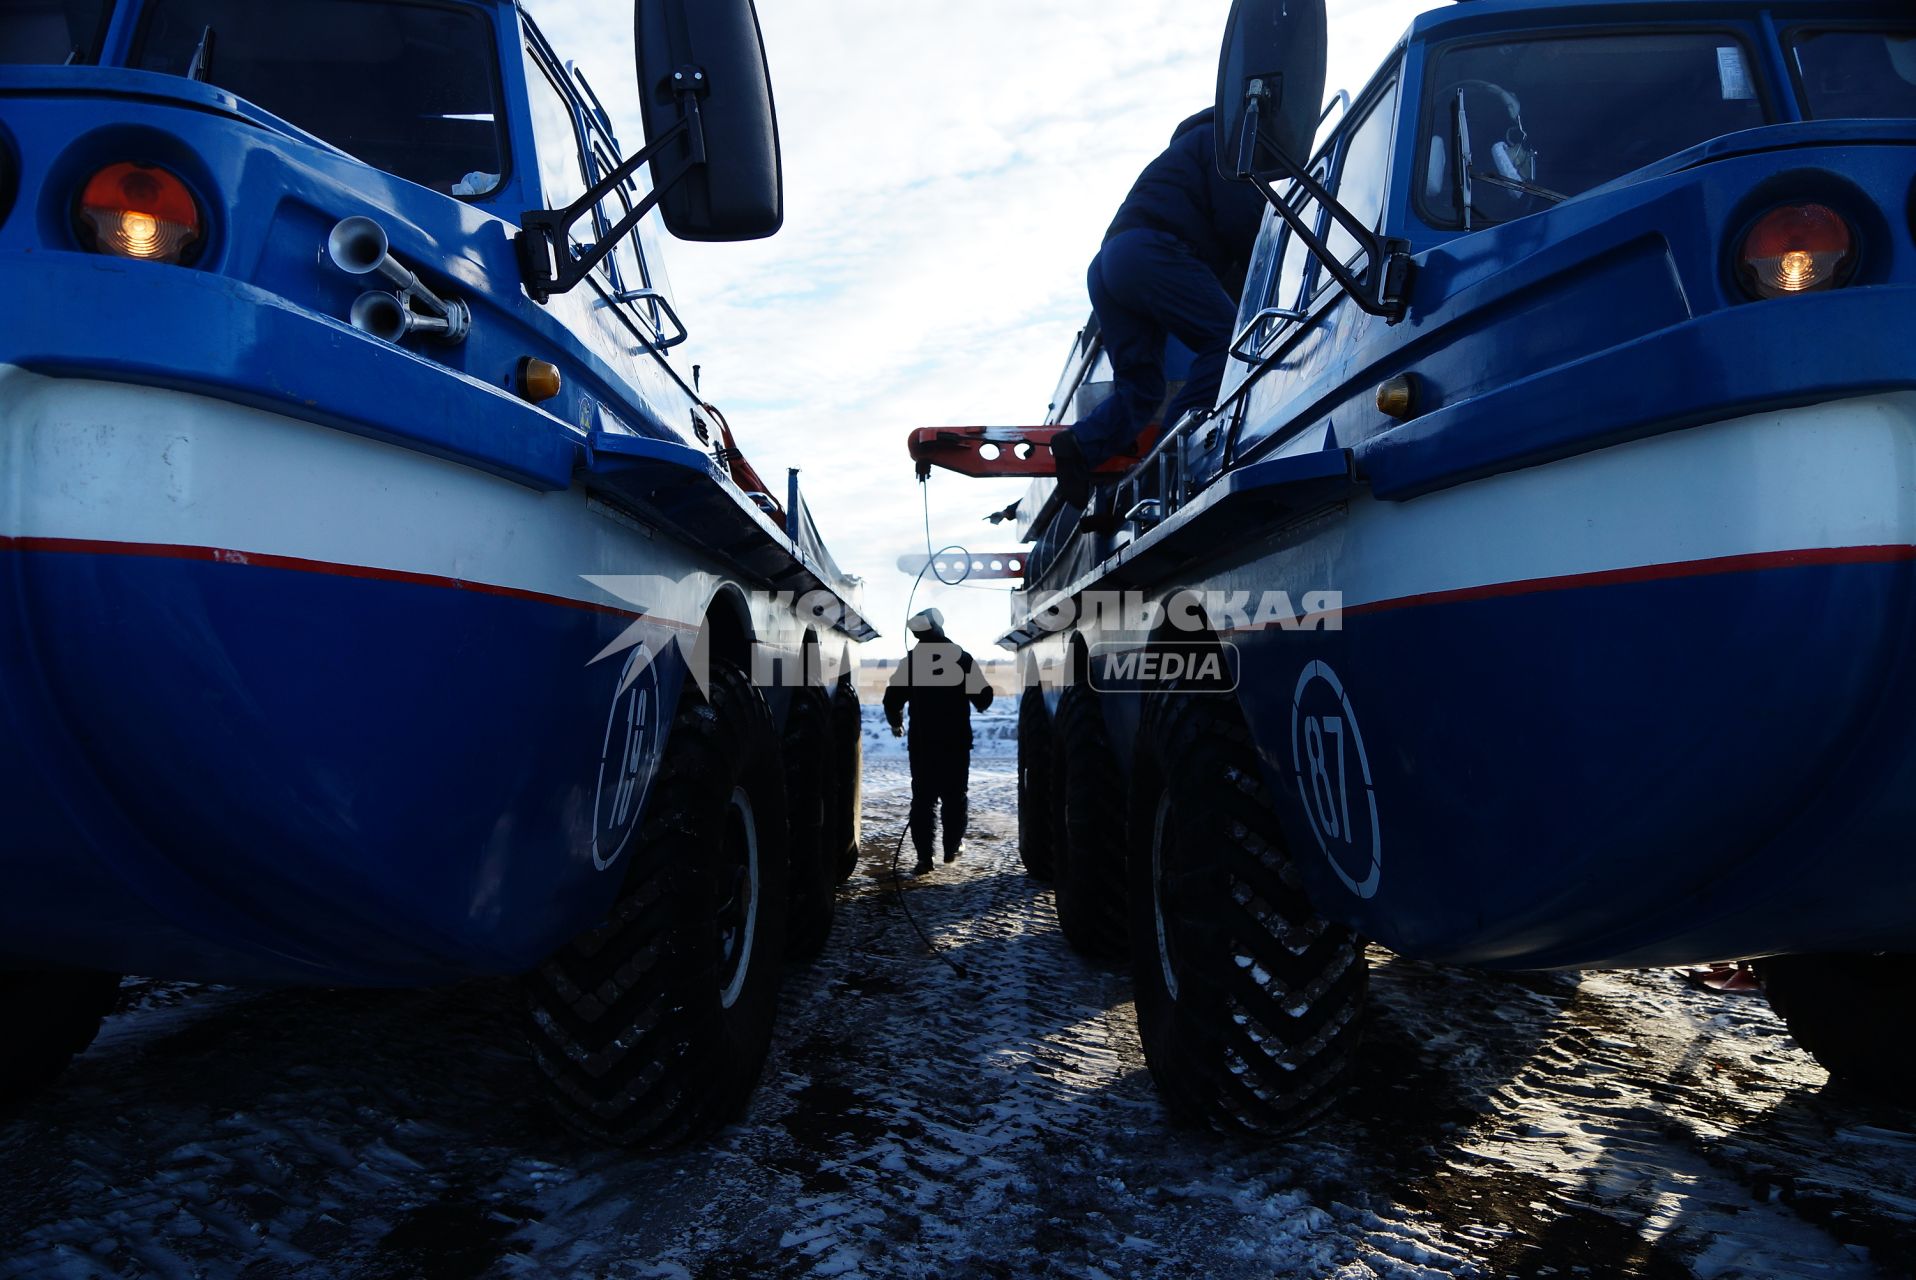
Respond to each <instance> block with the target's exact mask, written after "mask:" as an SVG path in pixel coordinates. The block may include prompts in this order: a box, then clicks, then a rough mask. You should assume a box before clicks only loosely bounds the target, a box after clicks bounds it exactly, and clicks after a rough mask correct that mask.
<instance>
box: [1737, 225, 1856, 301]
mask: <svg viewBox="0 0 1916 1280" xmlns="http://www.w3.org/2000/svg"><path fill="white" fill-rule="evenodd" d="M1855 253H1856V237H1855V236H1854V235H1853V234H1852V233H1851V232H1850V228H1849V223H1847V222H1845V221H1843V215H1842V214H1840V213H1837V212H1836V211H1835V210H1834V209H1831V208H1830V207H1829V206H1827V205H1821V204H1789V205H1784V206H1783V207H1782V208H1780V209H1772V210H1770V212H1768V213H1766V214H1764V215H1763V217H1762V218H1761V219H1759V220H1758V221H1757V224H1756V225H1755V226H1754V227H1751V228H1750V233H1749V234H1748V235H1747V236H1744V237H1743V249H1742V252H1741V253H1740V254H1739V255H1738V257H1739V262H1738V270H1739V271H1740V273H1741V274H1742V277H1743V287H1744V288H1745V289H1746V290H1748V291H1749V293H1750V294H1751V296H1753V297H1757V298H1781V297H1787V296H1788V295H1790V294H1793V293H1809V292H1812V291H1814V290H1817V289H1833V288H1835V287H1836V286H1837V285H1839V284H1841V283H1843V279H1844V276H1845V274H1846V273H1847V272H1848V270H1849V265H1850V262H1851V260H1852V259H1853V258H1854V257H1855Z"/></svg>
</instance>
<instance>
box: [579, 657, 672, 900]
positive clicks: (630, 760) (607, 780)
mask: <svg viewBox="0 0 1916 1280" xmlns="http://www.w3.org/2000/svg"><path fill="white" fill-rule="evenodd" d="M659 730H660V725H659V673H658V669H657V668H656V667H655V666H654V665H653V663H652V650H651V647H650V646H648V645H643V644H642V645H640V646H639V647H638V648H636V649H634V650H633V651H632V653H631V655H630V656H629V657H627V658H626V660H625V668H624V669H623V670H622V671H620V672H619V692H618V693H617V694H616V695H615V696H614V697H613V699H612V710H611V711H610V712H608V713H607V715H606V718H605V741H604V743H603V745H602V746H601V747H600V749H599V784H598V788H597V793H596V794H595V796H594V798H593V802H592V865H593V866H595V867H597V868H598V869H599V870H601V871H604V870H605V869H606V868H607V867H610V866H611V865H612V864H613V863H614V862H617V861H618V860H619V855H620V854H622V853H624V852H625V846H626V845H627V844H629V843H631V840H632V833H633V832H634V831H635V830H637V829H638V825H639V815H640V814H641V813H643V812H644V811H645V797H646V794H647V792H649V791H650V790H651V789H652V774H653V771H654V769H655V767H656V766H657V763H658V754H659Z"/></svg>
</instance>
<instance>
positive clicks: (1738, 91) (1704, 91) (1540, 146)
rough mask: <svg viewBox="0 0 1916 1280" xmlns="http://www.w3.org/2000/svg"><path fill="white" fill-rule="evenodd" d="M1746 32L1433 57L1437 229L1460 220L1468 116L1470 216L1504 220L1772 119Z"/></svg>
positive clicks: (1424, 184)
mask: <svg viewBox="0 0 1916 1280" xmlns="http://www.w3.org/2000/svg"><path fill="white" fill-rule="evenodd" d="M1752 65H1753V60H1752V59H1751V57H1750V54H1749V51H1748V50H1747V49H1746V48H1745V47H1744V46H1743V43H1742V42H1741V40H1739V39H1738V38H1737V37H1736V36H1733V35H1728V34H1717V33H1708V32H1640V33H1632V34H1627V35H1577V36H1555V37H1545V38H1537V39H1523V40H1512V41H1509V42H1507V43H1502V44H1483V45H1472V46H1469V47H1463V48H1458V47H1452V48H1449V49H1446V50H1443V51H1442V52H1441V53H1439V54H1438V56H1437V57H1436V59H1435V62H1434V65H1433V67H1432V69H1431V74H1430V76H1429V78H1428V82H1429V84H1430V85H1431V86H1432V88H1431V90H1430V94H1431V96H1430V97H1429V98H1428V99H1427V100H1426V102H1425V106H1424V117H1423V118H1424V124H1423V135H1422V141H1421V142H1420V143H1419V148H1418V155H1419V164H1420V167H1421V170H1422V177H1421V178H1420V180H1419V184H1418V190H1419V194H1420V201H1421V206H1422V208H1423V211H1424V213H1425V215H1426V216H1427V217H1428V218H1429V219H1430V220H1431V221H1432V222H1433V223H1434V224H1435V225H1437V226H1461V225H1463V224H1464V218H1463V217H1462V211H1461V208H1460V205H1461V201H1460V198H1459V185H1460V184H1459V183H1458V181H1457V166H1456V163H1455V159H1454V154H1453V153H1454V152H1455V151H1456V150H1457V141H1456V139H1455V138H1454V137H1453V133H1454V130H1455V124H1454V121H1455V118H1456V115H1457V108H1458V102H1459V99H1460V98H1461V102H1462V109H1463V115H1464V118H1465V119H1466V121H1467V122H1468V133H1469V137H1468V140H1467V150H1468V156H1469V169H1470V179H1471V181H1470V187H1471V200H1470V203H1471V211H1470V219H1469V222H1470V225H1472V226H1482V225H1484V224H1486V223H1491V222H1506V221H1508V220H1510V219H1511V218H1519V217H1522V216H1524V215H1525V214H1529V213H1535V212H1537V211H1538V210H1540V209H1545V208H1548V207H1549V206H1550V205H1552V204H1555V203H1557V202H1558V201H1560V200H1564V199H1567V198H1569V197H1571V196H1575V195H1580V194H1582V193H1583V192H1585V191H1588V190H1590V189H1591V188H1592V187H1598V186H1602V185H1603V184H1604V183H1606V182H1609V181H1610V180H1612V179H1613V178H1618V177H1621V176H1622V175H1624V174H1626V173H1629V172H1630V171H1631V170H1633V169H1638V168H1641V167H1642V166H1644V165H1646V164H1651V163H1654V162H1655V161H1658V160H1661V159H1663V158H1664V157H1665V156H1669V155H1673V154H1675V153H1676V152H1678V151H1682V150H1683V149H1684V148H1686V147H1691V146H1694V145H1696V144H1697V143H1699V142H1706V141H1708V140H1709V139H1711V138H1715V137H1720V136H1722V135H1723V134H1726V133H1735V132H1736V131H1738V130H1740V129H1753V128H1756V127H1758V126H1759V125H1762V124H1763V123H1765V119H1766V117H1765V112H1764V108H1763V101H1762V98H1761V97H1760V87H1759V84H1758V81H1757V79H1756V76H1755V74H1754V72H1753V70H1752Z"/></svg>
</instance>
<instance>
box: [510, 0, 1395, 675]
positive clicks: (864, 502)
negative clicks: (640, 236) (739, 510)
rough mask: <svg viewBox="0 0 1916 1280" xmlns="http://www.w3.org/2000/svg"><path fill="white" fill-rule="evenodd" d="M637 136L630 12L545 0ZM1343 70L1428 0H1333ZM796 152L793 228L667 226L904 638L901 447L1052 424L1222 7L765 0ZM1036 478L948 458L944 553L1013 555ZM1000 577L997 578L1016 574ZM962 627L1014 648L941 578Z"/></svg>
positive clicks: (1210, 61) (698, 305) (718, 393)
mask: <svg viewBox="0 0 1916 1280" xmlns="http://www.w3.org/2000/svg"><path fill="white" fill-rule="evenodd" d="M527 7H528V8H529V9H530V10H531V12H532V14H533V17H534V19H535V20H536V21H538V23H539V24H540V26H541V27H543V28H544V29H545V31H546V34H547V35H548V36H549V37H551V39H552V41H553V44H554V45H555V46H556V47H557V48H558V50H559V52H560V55H561V56H562V57H565V58H571V59H574V60H576V61H577V62H578V63H579V64H580V66H581V67H582V68H583V69H584V71H585V72H586V74H587V75H588V76H589V77H590V78H591V80H592V82H593V85H594V87H595V88H596V89H597V90H598V92H599V94H600V96H601V97H602V98H603V99H604V100H605V102H606V105H607V108H608V109H609V110H610V111H611V112H612V113H613V115H614V117H615V122H616V124H617V127H618V132H619V137H620V140H621V142H623V143H624V144H625V145H626V147H627V148H628V149H636V148H637V147H638V145H639V142H640V139H641V136H642V130H641V128H640V125H639V119H638V105H637V97H636V93H635V90H634V79H635V77H634V71H633V63H632V27H631V19H630V10H629V8H627V7H626V6H624V5H622V4H621V3H619V0H528V5H527ZM1329 7H1330V26H1331V45H1332V47H1331V55H1330V74H1329V77H1328V80H1329V84H1328V87H1329V88H1331V89H1335V88H1337V87H1340V86H1342V87H1347V88H1349V89H1351V90H1352V91H1353V92H1354V91H1356V90H1357V89H1358V88H1360V87H1361V86H1362V84H1363V82H1364V81H1365V80H1366V79H1368V78H1369V76H1370V73H1371V72H1372V71H1373V70H1374V69H1375V68H1376V65H1377V63H1378V61H1379V60H1380V59H1381V58H1382V56H1383V54H1384V53H1385V52H1387V51H1388V49H1389V48H1390V46H1391V44H1392V43H1393V42H1394V41H1395V40H1396V39H1397V37H1398V36H1399V35H1401V34H1402V33H1403V31H1404V29H1405V27H1406V26H1407V25H1408V24H1409V22H1410V19H1411V17H1412V16H1413V15H1414V14H1416V13H1417V12H1419V11H1421V10H1423V9H1427V8H1430V7H1432V0H1330V6H1329ZM758 8H759V21H760V24H761V26H762V27H763V29H764V34H765V45H766V54H767V59H768V61H769V62H770V64H771V70H772V82H773V92H774V96H775V98H776V101H777V104H778V116H779V127H780V131H781V134H782V139H783V145H784V160H785V227H784V230H782V231H781V232H779V234H778V235H777V236H775V237H773V238H772V239H769V240H764V241H757V242H753V243H747V244H729V245H695V244H683V243H679V242H677V241H671V242H668V246H667V252H668V254H669V255H670V258H669V260H668V262H667V264H666V265H667V269H668V272H669V274H670V276H671V283H672V286H673V290H674V296H675V300H676V302H677V304H678V310H679V312H680V314H681V315H682V316H684V318H685V321H686V324H687V325H688V326H689V327H690V329H691V331H692V339H691V341H690V342H688V343H687V344H686V346H684V347H682V348H680V349H679V350H678V351H676V352H675V353H674V355H673V360H674V362H675V363H683V364H685V365H690V364H691V363H694V362H696V363H698V364H700V365H702V366H703V368H704V383H703V386H704V391H705V393H706V395H707V397H708V398H710V399H711V400H713V401H714V402H715V403H716V404H718V406H719V407H720V408H721V409H723V410H724V411H725V413H726V416H727V417H728V418H729V419H730V420H731V422H732V425H733V428H734V430H735V431H736V432H737V433H738V435H739V442H740V444H741V446H742V447H743V448H744V449H745V451H746V454H747V455H748V456H749V457H750V458H751V460H752V462H753V464H754V465H755V466H756V467H757V468H758V470H759V472H760V473H761V474H762V475H764V476H765V477H766V478H767V479H768V480H772V481H774V482H775V483H776V481H777V478H779V477H782V476H783V475H784V468H785V467H787V466H798V467H801V468H803V475H802V478H801V483H802V485H803V489H804V492H805V494H806V498H807V501H808V502H809V504H810V506H811V509H812V513H813V515H814V516H815V517H816V518H817V520H818V523H819V526H820V528H821V529H822V530H823V531H824V533H825V536H826V538H827V540H828V541H829V543H830V546H831V548H832V552H833V554H834V555H835V556H836V557H837V558H838V561H839V563H840V564H841V565H842V566H844V567H845V569H846V570H847V571H849V572H852V573H856V574H858V575H860V576H861V577H863V578H864V579H865V589H864V607H865V611H866V613H867V614H868V615H869V616H870V617H871V618H872V620H873V622H874V623H875V624H876V625H877V627H878V628H879V630H881V631H883V632H884V633H885V636H884V638H883V639H881V640H879V641H878V642H876V643H875V644H873V645H870V646H868V647H867V648H866V650H865V656H867V657H880V656H886V655H892V654H896V653H898V652H900V651H901V650H902V647H903V633H904V628H903V616H904V608H905V598H906V593H907V592H908V591H909V590H910V588H911V577H910V576H909V575H907V574H903V573H901V572H899V571H898V569H897V568H896V561H897V559H898V557H899V556H900V555H901V554H910V553H913V552H918V553H922V552H923V550H924V547H925V528H924V515H923V508H922V507H921V505H920V503H921V494H920V486H919V485H918V484H917V483H916V481H915V480H914V479H913V476H912V467H911V461H910V459H909V458H908V457H907V456H906V453H905V437H906V434H907V432H908V431H909V430H910V429H911V428H913V427H921V426H936V425H940V424H962V423H996V424H1006V425H1009V424H1018V423H1035V422H1038V421H1041V420H1042V417H1043V414H1044V409H1045V405H1046V404H1047V402H1048V401H1049V400H1050V396H1051V391H1052V388H1053V386H1054V384H1055V383H1056V381H1057V377H1058V373H1059V371H1060V369H1061V368H1062V366H1063V363H1064V359H1065V356H1066V354H1067V352H1068V350H1069V348H1070V345H1071V342H1072V339H1073V337H1074V335H1075V334H1076V333H1077V331H1078V328H1079V327H1080V326H1081V325H1082V324H1083V323H1084V321H1085V319H1086V317H1087V316H1088V315H1089V314H1090V309H1091V305H1090V302H1089V301H1088V300H1087V298H1086V297H1085V287H1084V273H1085V267H1086V265H1087V264H1088V263H1089V262H1090V260H1091V257H1092V255H1093V254H1095V253H1096V252H1097V248H1098V243H1099V241H1100V239H1101V238H1102V237H1103V233H1104V228H1105V226H1106V225H1107V224H1108V223H1109V222H1110V220H1111V217H1112V214H1113V213H1115V212H1116V210H1117V206H1118V202H1119V201H1120V200H1122V199H1123V197H1124V194H1125V192H1126V191H1127V190H1128V189H1129V188H1130V185H1131V182H1132V180H1133V179H1134V178H1136V176H1137V173H1138V170H1139V169H1141V168H1142V167H1143V166H1144V165H1145V163H1147V162H1148V161H1149V160H1150V159H1151V158H1152V157H1153V156H1155V155H1156V154H1157V153H1158V151H1159V150H1161V149H1162V148H1163V146H1164V145H1165V143H1166V142H1167V141H1169V139H1170V134H1171V129H1172V127H1173V126H1174V125H1176V124H1177V122H1178V121H1179V120H1181V119H1183V118H1184V117H1185V116H1187V115H1189V114H1191V113H1192V112H1194V111H1197V110H1200V109H1201V108H1203V107H1204V106H1205V105H1207V104H1208V103H1209V101H1210V99H1211V96H1212V93H1213V90H1214V82H1215V80H1216V74H1217V53H1218V42H1219V40H1220V39H1221V37H1222V34H1223V28H1224V19H1225V16H1226V15H1227V14H1228V12H1229V10H1230V6H1229V4H1228V2H1227V0H1070V2H1069V3H1066V2H1064V0H966V2H964V3H954V2H953V0H759V6H758ZM1023 491H1024V484H1023V482H1017V481H983V480H968V479H965V478H964V477H961V476H956V475H953V474H951V473H949V472H942V471H940V472H934V473H933V475H932V478H931V481H930V484H929V497H930V503H931V533H932V538H933V540H934V542H935V543H937V544H938V545H940V546H942V545H944V544H946V543H960V544H962V545H965V546H968V547H970V548H971V549H973V550H974V551H982V550H1006V551H1009V550H1016V549H1017V546H1016V544H1015V543H1014V542H1013V541H1012V540H1011V532H1010V527H1009V526H1008V525H998V526H993V525H989V524H986V523H984V521H983V519H982V517H983V516H984V515H985V514H986V513H988V512H990V511H993V510H995V509H997V508H1000V507H1003V506H1005V505H1006V504H1007V503H1009V502H1011V501H1012V500H1013V499H1015V498H1017V497H1018V496H1019V495H1020V494H1021V493H1023ZM1003 585H1005V584H1002V583H1000V584H996V586H998V587H1002V586H1003ZM928 604H935V605H937V606H938V607H939V608H940V609H942V610H944V612H945V615H946V618H947V620H948V623H949V625H950V629H951V631H952V634H953V635H954V637H955V638H957V639H958V640H959V641H960V642H961V643H963V644H964V645H966V646H967V647H968V648H970V649H972V650H973V651H974V652H977V653H978V654H979V655H980V656H981V657H985V656H1002V654H1001V651H999V650H998V649H997V648H996V646H995V644H994V641H995V639H996V637H997V636H998V635H999V634H1001V633H1002V632H1003V631H1004V629H1005V623H1006V620H1007V616H1008V615H1007V602H1006V600H1005V598H1004V594H1003V592H1002V590H984V589H979V588H977V587H972V588H947V587H939V586H937V585H936V584H935V583H932V582H931V580H930V579H929V578H928V579H927V580H926V585H924V586H922V587H920V589H919V592H918V599H917V603H916V604H915V605H914V607H915V608H922V607H924V606H925V605H928Z"/></svg>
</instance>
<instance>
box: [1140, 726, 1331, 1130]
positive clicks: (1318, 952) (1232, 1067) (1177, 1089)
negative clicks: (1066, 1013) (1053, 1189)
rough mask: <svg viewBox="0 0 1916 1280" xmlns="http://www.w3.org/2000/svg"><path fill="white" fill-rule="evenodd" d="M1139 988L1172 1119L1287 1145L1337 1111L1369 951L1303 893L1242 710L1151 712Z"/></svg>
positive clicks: (1143, 758) (1145, 732)
mask: <svg viewBox="0 0 1916 1280" xmlns="http://www.w3.org/2000/svg"><path fill="white" fill-rule="evenodd" d="M1129 834H1130V849H1129V857H1128V870H1129V876H1130V883H1131V901H1130V905H1131V912H1130V915H1131V944H1132V974H1133V979H1134V986H1135V989H1136V995H1137V1011H1138V1031H1139V1033H1140V1035H1141V1037H1142V1038H1143V1041H1144V1052H1145V1058H1146V1061H1147V1062H1148V1063H1149V1064H1150V1068H1151V1075H1152V1077H1153V1078H1154V1079H1155V1080H1156V1081H1157V1084H1158V1089H1159V1091H1160V1093H1161V1094H1162V1095H1163V1097H1164V1100H1165V1103H1166V1105H1167V1106H1168V1107H1169V1108H1170V1109H1171V1111H1172V1113H1173V1114H1174V1115H1176V1116H1178V1117H1180V1118H1183V1119H1186V1120H1190V1121H1196V1122H1202V1123H1208V1124H1210V1125H1213V1126H1215V1127H1217V1128H1220V1129H1225V1130H1228V1131H1237V1132H1249V1133H1254V1134H1262V1135H1275V1134H1282V1133H1286V1132H1289V1131H1291V1130H1294V1129H1296V1128H1298V1127H1300V1126H1301V1125H1303V1124H1305V1123H1307V1122H1309V1121H1310V1120H1311V1119H1312V1118H1313V1117H1315V1116H1316V1115H1317V1114H1318V1113H1320V1112H1321V1111H1322V1110H1323V1109H1324V1108H1325V1107H1326V1106H1328V1105H1329V1103H1330V1102H1331V1100H1332V1098H1333V1096H1334V1092H1335V1089H1336V1087H1337V1083H1338V1079H1339V1077H1340V1075H1341V1074H1342V1073H1343V1071H1344V1068H1345V1067H1346V1065H1347V1064H1348V1063H1349V1062H1350V1059H1351V1056H1352V1054H1353V1053H1354V1052H1355V1050H1356V1048H1357V1045H1358V1042H1359V1040H1360V1038H1361V1036H1362V1029H1363V1014H1364V1002H1365V997H1366V994H1367V992H1368V988H1369V971H1368V969H1367V967H1366V963H1365V959H1364V950H1363V943H1362V941H1361V940H1360V939H1359V938H1357V937H1356V936H1355V935H1353V934H1352V933H1351V931H1350V930H1348V929H1346V928H1344V927H1343V926H1341V925H1337V924H1333V923H1332V922H1331V921H1329V920H1327V919H1325V918H1324V917H1323V916H1322V915H1320V914H1319V913H1318V912H1317V911H1316V910H1315V909H1314V908H1313V907H1312V906H1311V903H1310V901H1309V899H1308V898H1307V897H1306V896H1305V894H1304V892H1303V890H1302V888H1301V887H1300V885H1301V881H1300V878H1299V876H1298V873H1297V868H1296V867H1295V866H1294V865H1293V863H1292V860H1291V856H1290V854H1289V852H1288V851H1287V850H1286V848H1285V843H1284V837H1283V835H1282V833H1281V832H1280V831H1279V828H1278V823H1277V814H1276V812H1275V809H1274V807H1273V803H1272V798H1271V795H1270V792H1269V791H1268V790H1267V789H1266V787H1265V785H1264V781H1263V778H1262V776H1261V775H1260V773H1259V771H1258V757H1257V752H1256V750H1255V748H1254V747H1253V746H1252V743H1251V737H1250V733H1249V731H1248V730H1247V729H1246V727H1245V725H1244V720H1243V717H1242V715H1241V713H1240V712H1239V710H1238V707H1237V702H1236V700H1235V699H1234V698H1231V697H1228V696H1225V695H1222V694H1212V693H1176V692H1160V693H1154V694H1151V695H1150V696H1149V697H1148V698H1147V699H1146V702H1145V709H1144V718H1143V724H1142V727H1141V729H1140V731H1139V733H1138V758H1137V762H1136V767H1135V769H1134V772H1133V784H1132V797H1131V817H1130V822H1129Z"/></svg>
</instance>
